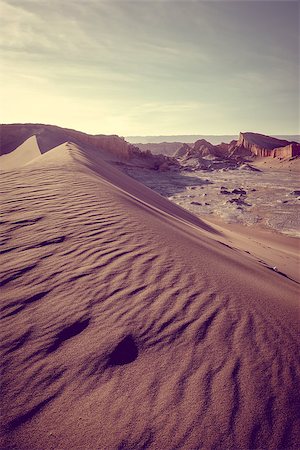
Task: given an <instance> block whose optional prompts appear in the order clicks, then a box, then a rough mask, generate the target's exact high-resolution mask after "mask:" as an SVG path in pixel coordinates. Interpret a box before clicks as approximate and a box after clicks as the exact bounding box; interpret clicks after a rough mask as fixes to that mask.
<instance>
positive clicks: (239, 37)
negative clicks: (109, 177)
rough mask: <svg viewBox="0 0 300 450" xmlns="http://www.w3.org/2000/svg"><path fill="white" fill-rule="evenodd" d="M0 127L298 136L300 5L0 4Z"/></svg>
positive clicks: (59, 0)
mask: <svg viewBox="0 0 300 450" xmlns="http://www.w3.org/2000/svg"><path fill="white" fill-rule="evenodd" d="M0 17H1V19H0V20H1V23H0V30H1V33H0V34H1V55H0V76H1V80H0V83H1V97H0V99H1V106H0V113H1V122H2V123H11V122H34V123H36V122H38V123H50V124H55V125H60V126H67V127H70V128H75V129H78V130H82V131H86V132H91V133H107V134H110V133H113V134H120V135H123V136H126V135H149V134H150V135H151V134H152V135H157V134H236V133H238V132H239V131H257V132H262V133H266V134H268V133H270V134H295V133H298V132H299V130H298V122H299V109H298V108H299V84H298V83H299V81H298V78H299V45H298V37H299V2H297V1H263V0H262V1H231V2H228V1H206V2H203V1H186V0H185V1H173V0H161V1H153V0H152V1H143V0H140V1H127V0H123V1H114V0H110V1H106V2H104V1H99V0H98V1H97V0H51V1H50V0H47V1H44V0H5V1H2V0H0Z"/></svg>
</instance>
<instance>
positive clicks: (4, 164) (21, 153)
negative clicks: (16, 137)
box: [0, 136, 41, 170]
mask: <svg viewBox="0 0 300 450" xmlns="http://www.w3.org/2000/svg"><path fill="white" fill-rule="evenodd" d="M40 155H41V152H40V149H39V146H38V143H37V140H36V137H35V136H31V137H29V138H28V139H26V141H24V142H23V143H22V144H21V145H19V147H17V148H16V149H15V150H14V151H13V152H11V153H8V154H7V155H2V156H1V158H0V170H11V169H15V168H16V167H21V166H24V165H25V164H26V163H28V162H30V161H32V160H33V159H34V158H37V157H38V156H40Z"/></svg>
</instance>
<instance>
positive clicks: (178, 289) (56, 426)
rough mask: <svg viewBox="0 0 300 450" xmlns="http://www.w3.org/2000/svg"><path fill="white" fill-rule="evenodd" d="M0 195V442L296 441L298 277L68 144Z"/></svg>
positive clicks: (5, 178) (15, 177)
mask: <svg viewBox="0 0 300 450" xmlns="http://www.w3.org/2000/svg"><path fill="white" fill-rule="evenodd" d="M1 192H2V195H1V201H2V208H1V230H2V231H1V247H0V249H1V254H0V258H1V259H0V264H1V268H2V274H1V289H2V302H1V333H2V353H3V357H2V361H3V373H2V387H3V393H4V395H3V403H2V419H3V424H4V427H3V434H2V439H3V447H4V448H6V449H8V448H11V449H13V448H17V449H41V448H42V449H70V448H72V449H142V448H143V449H145V448H149V449H170V450H171V449H179V448H184V449H196V448H197V449H198V448H199V449H200V448H201V449H245V450H246V449H247V450H248V449H254V448H259V449H268V450H275V449H287V448H289V449H297V448H299V439H300V432H299V422H300V420H299V419H300V417H299V410H300V408H299V406H300V402H299V378H300V371H299V347H298V345H299V309H298V296H297V294H298V293H299V290H298V285H297V283H296V282H295V281H293V280H291V279H290V278H287V277H285V276H283V275H281V274H280V273H277V272H275V271H273V270H270V269H269V268H268V267H265V266H264V265H263V264H262V263H259V262H258V261H257V258H258V256H257V255H256V256H255V257H253V255H249V254H247V253H246V252H245V251H244V250H245V248H246V247H245V248H242V247H241V248H240V249H238V248H237V244H236V249H232V248H228V246H230V247H231V245H232V241H233V240H235V243H238V242H244V243H245V240H246V239H247V237H243V236H241V235H240V230H237V229H235V228H232V229H228V228H222V226H221V225H220V224H212V225H210V224H208V223H207V222H206V221H202V220H201V219H200V218H197V217H196V216H194V215H192V214H191V213H189V212H187V211H185V210H184V209H182V208H180V207H179V206H177V205H175V204H172V203H170V202H169V201H168V200H166V199H164V198H163V197H161V196H159V195H158V194H156V193H155V192H153V191H151V190H150V189H148V188H146V187H145V186H142V185H141V184H139V183H137V182H136V181H134V180H132V179H131V178H129V177H127V176H126V175H124V174H122V173H121V172H119V171H118V170H117V169H115V168H113V167H112V166H110V165H109V164H108V163H106V162H104V161H103V160H101V159H100V158H99V156H98V154H97V152H94V151H89V152H87V151H82V150H81V149H79V148H78V147H76V146H75V145H72V144H68V145H67V144H66V145H62V146H60V147H59V148H58V149H54V150H52V151H50V152H49V153H47V154H45V155H43V156H40V157H39V158H37V159H35V160H34V161H33V162H32V163H31V164H29V165H27V166H25V167H24V168H22V169H17V170H13V171H11V172H3V173H2V174H1ZM253 242H254V238H253V239H252V243H253ZM289 242H290V241H289ZM224 243H225V245H224ZM240 245H241V246H242V244H240ZM243 245H244V244H243ZM245 245H246V244H245ZM251 245H252V244H251ZM257 245H258V244H257ZM278 245H280V249H281V250H282V251H285V252H290V253H291V254H293V255H294V252H293V249H292V247H290V244H287V246H285V245H284V242H283V241H282V243H281V244H278ZM249 250H250V251H251V249H249ZM268 251H269V252H271V249H270V250H268ZM284 269H285V270H284V271H285V272H287V270H286V267H285V268H284ZM282 270H283V269H282ZM288 273H289V275H290V276H292V272H288ZM118 344H121V345H119V347H117V346H118Z"/></svg>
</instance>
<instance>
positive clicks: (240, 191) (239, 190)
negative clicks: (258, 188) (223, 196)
mask: <svg viewBox="0 0 300 450" xmlns="http://www.w3.org/2000/svg"><path fill="white" fill-rule="evenodd" d="M232 193H233V194H243V195H245V194H247V191H245V190H244V189H233V191H232Z"/></svg>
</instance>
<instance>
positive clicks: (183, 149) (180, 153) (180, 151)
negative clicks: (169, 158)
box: [174, 144, 192, 158]
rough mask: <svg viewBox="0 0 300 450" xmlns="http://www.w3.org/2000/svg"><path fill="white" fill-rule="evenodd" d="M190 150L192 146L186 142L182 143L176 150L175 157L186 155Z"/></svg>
mask: <svg viewBox="0 0 300 450" xmlns="http://www.w3.org/2000/svg"><path fill="white" fill-rule="evenodd" d="M191 150H192V147H191V146H190V145H188V144H182V145H181V147H180V148H179V149H178V150H177V151H176V153H175V155H174V156H175V158H183V157H187V156H188V155H189V154H190V152H191Z"/></svg>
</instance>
